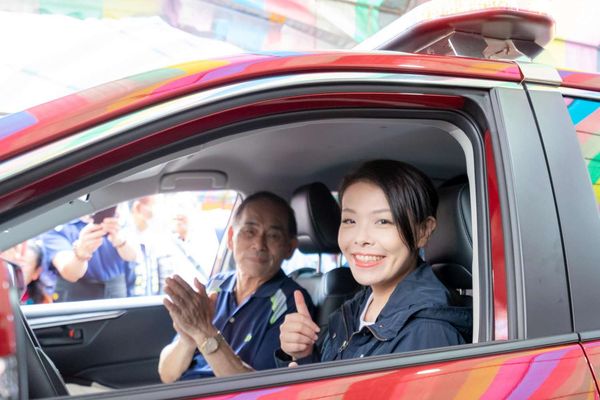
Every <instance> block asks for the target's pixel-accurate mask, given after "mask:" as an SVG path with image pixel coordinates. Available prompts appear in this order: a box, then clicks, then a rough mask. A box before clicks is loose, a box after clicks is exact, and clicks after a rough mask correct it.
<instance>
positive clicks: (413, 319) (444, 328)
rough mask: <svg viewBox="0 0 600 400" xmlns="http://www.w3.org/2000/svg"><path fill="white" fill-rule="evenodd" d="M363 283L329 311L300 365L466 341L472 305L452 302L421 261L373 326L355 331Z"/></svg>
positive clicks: (366, 291)
mask: <svg viewBox="0 0 600 400" xmlns="http://www.w3.org/2000/svg"><path fill="white" fill-rule="evenodd" d="M370 294H371V288H369V287H367V288H365V289H363V290H361V291H360V292H358V293H357V294H356V296H354V298H352V299H351V300H348V301H347V302H345V303H344V304H343V305H342V306H341V307H340V308H339V309H338V310H337V311H335V312H334V313H333V314H331V316H330V318H329V326H328V330H327V332H326V336H325V339H324V340H323V342H322V343H321V344H320V345H317V346H315V351H314V352H313V354H312V355H311V356H310V357H307V358H306V359H302V360H299V362H300V363H301V364H304V363H309V362H314V361H332V360H341V359H348V358H354V357H366V356H373V355H381V354H390V353H400V352H405V351H414V350H421V349H429V348H434V347H443V346H452V345H457V344H462V343H465V342H466V341H470V340H471V331H472V309H471V308H470V307H456V306H453V305H452V302H451V300H450V298H451V295H450V292H449V291H448V289H447V288H446V287H445V286H444V285H443V284H442V283H441V282H440V281H439V280H438V279H437V278H436V276H435V275H434V273H433V271H432V269H431V266H430V265H429V264H427V263H425V262H421V264H420V265H419V266H418V267H417V268H416V269H415V270H414V271H413V272H411V273H410V274H409V275H408V276H406V278H404V279H403V280H402V281H401V282H400V283H399V284H398V286H396V289H394V292H393V293H392V295H391V296H390V298H389V300H388V302H387V303H386V305H385V306H384V307H383V309H382V310H381V312H380V313H379V316H378V317H377V320H376V321H375V323H374V324H373V325H370V326H366V327H363V329H361V330H360V331H358V327H359V317H360V315H361V313H362V311H363V309H364V307H365V306H366V302H367V300H368V299H369V296H370Z"/></svg>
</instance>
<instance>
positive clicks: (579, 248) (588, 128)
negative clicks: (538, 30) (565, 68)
mask: <svg viewBox="0 0 600 400" xmlns="http://www.w3.org/2000/svg"><path fill="white" fill-rule="evenodd" d="M565 75H566V79H565V82H564V87H562V88H561V90H560V92H559V93H553V94H552V95H550V94H545V95H542V94H539V93H536V101H537V100H538V98H539V104H540V105H539V107H543V106H544V104H547V103H548V102H551V101H554V102H558V101H564V103H565V105H566V108H565V111H564V112H566V113H568V115H569V118H570V121H571V122H572V125H573V126H574V129H573V127H571V126H569V125H568V124H564V122H562V124H563V125H559V126H560V127H561V132H558V131H557V130H556V129H555V130H553V128H554V127H555V126H554V125H553V124H551V123H549V124H548V126H546V127H545V128H546V130H547V133H546V136H547V139H546V140H547V141H548V142H549V143H550V145H549V146H548V147H549V150H548V151H549V152H550V151H554V152H555V153H554V155H553V157H554V158H553V160H556V163H555V164H554V166H553V167H554V170H553V176H556V177H555V178H553V180H554V181H556V183H555V186H556V192H557V198H559V199H560V200H559V201H560V203H559V204H560V210H561V224H562V225H563V226H564V228H563V232H564V236H565V247H567V246H568V247H569V251H568V255H569V257H568V262H569V276H570V280H571V291H572V297H573V299H572V302H573V309H574V325H575V327H576V330H577V331H578V332H580V335H581V339H582V342H583V348H584V349H585V352H586V355H587V357H588V358H589V361H590V364H591V366H592V368H593V369H594V372H595V377H596V381H597V383H600V382H598V373H599V372H600V356H599V352H598V347H599V345H600V340H599V339H600V335H599V333H598V332H599V329H600V324H599V323H598V304H599V303H598V302H599V301H600V300H599V296H598V295H597V287H598V284H599V283H600V281H599V279H600V278H599V274H598V266H599V265H600V257H599V255H598V251H597V248H598V243H599V242H600V233H599V232H600V217H599V214H598V210H599V208H598V205H599V204H600V190H599V184H600V181H599V180H598V178H599V176H598V172H599V170H598V162H599V154H600V136H599V135H598V132H599V130H598V124H599V119H598V108H599V107H600V96H599V95H598V88H597V87H596V85H594V84H593V82H594V79H597V75H596V74H585V73H580V74H577V73H565ZM565 86H566V87H565ZM568 86H570V87H568ZM550 96H552V98H550ZM562 121H564V118H563V119H562ZM564 125H567V126H564ZM558 148H560V152H558V151H557V149H558ZM559 165H560V167H559Z"/></svg>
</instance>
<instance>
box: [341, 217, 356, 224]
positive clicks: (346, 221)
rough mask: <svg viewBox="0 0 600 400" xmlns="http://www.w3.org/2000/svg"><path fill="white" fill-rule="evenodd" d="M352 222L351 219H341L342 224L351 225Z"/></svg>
mask: <svg viewBox="0 0 600 400" xmlns="http://www.w3.org/2000/svg"><path fill="white" fill-rule="evenodd" d="M353 223H354V220H353V219H352V218H344V219H342V224H353Z"/></svg>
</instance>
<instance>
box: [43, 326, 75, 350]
mask: <svg viewBox="0 0 600 400" xmlns="http://www.w3.org/2000/svg"><path fill="white" fill-rule="evenodd" d="M35 336H36V337H37V339H38V341H39V342H40V345H42V347H46V346H65V345H74V344H81V343H83V330H81V329H75V328H72V327H69V326H56V327H52V328H43V329H39V330H36V331H35Z"/></svg>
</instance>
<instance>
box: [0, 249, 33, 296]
mask: <svg viewBox="0 0 600 400" xmlns="http://www.w3.org/2000/svg"><path fill="white" fill-rule="evenodd" d="M0 261H2V262H4V263H5V264H6V266H7V267H8V268H7V270H8V274H9V276H10V278H9V279H10V285H11V286H12V287H14V288H16V289H17V293H18V294H19V299H20V298H21V297H23V295H24V294H25V291H26V290H27V285H25V277H24V275H23V269H22V268H21V266H20V265H18V264H15V263H14V262H11V261H8V260H7V259H5V258H0Z"/></svg>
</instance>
